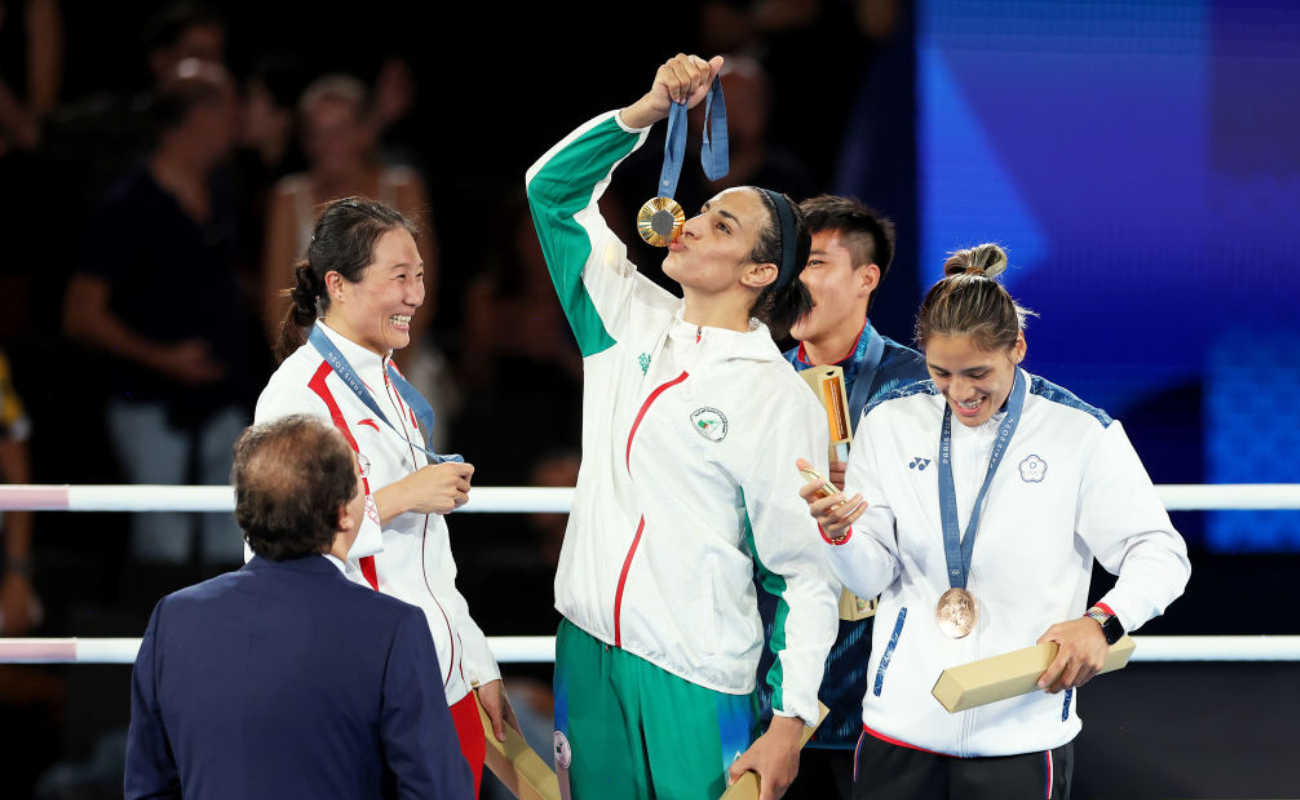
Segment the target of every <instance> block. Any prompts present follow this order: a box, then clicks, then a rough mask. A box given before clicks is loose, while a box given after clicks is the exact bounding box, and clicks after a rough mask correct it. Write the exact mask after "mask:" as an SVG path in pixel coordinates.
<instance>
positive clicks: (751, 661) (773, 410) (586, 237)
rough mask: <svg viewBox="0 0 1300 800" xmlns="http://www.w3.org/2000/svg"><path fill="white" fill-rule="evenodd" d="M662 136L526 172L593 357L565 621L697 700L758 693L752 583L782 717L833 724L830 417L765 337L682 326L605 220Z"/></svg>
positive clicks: (575, 144)
mask: <svg viewBox="0 0 1300 800" xmlns="http://www.w3.org/2000/svg"><path fill="white" fill-rule="evenodd" d="M645 134H646V131H644V130H641V131H634V130H629V129H627V128H624V127H623V126H622V123H621V121H620V120H618V119H617V118H616V115H615V114H612V113H611V114H605V115H603V116H601V117H598V118H596V119H594V120H592V121H591V122H588V123H587V124H586V125H583V126H582V127H581V128H579V129H578V130H577V131H575V132H574V133H572V134H570V135H569V136H568V137H567V138H565V139H564V141H562V142H561V143H560V144H558V145H556V146H555V147H554V148H552V149H551V151H550V152H549V153H547V154H546V155H545V156H543V157H542V159H541V160H540V161H538V162H537V163H536V164H535V165H533V167H532V169H530V170H529V171H528V195H529V202H530V204H531V206H532V212H533V219H534V221H535V223H536V225H537V231H538V235H539V237H540V239H541V244H542V249H543V250H544V251H545V254H546V260H547V263H548V264H549V266H550V271H551V277H552V279H553V281H554V283H555V286H556V290H557V291H558V292H559V296H560V301H561V304H562V305H563V306H564V310H565V313H566V315H567V316H568V319H569V322H570V324H571V325H572V327H573V330H574V333H575V334H576V336H577V339H578V344H579V347H580V348H581V350H582V354H583V364H584V372H585V389H584V395H583V428H582V456H583V457H582V469H581V471H580V473H579V476H578V488H577V493H576V497H575V499H574V506H573V512H572V514H571V515H570V516H569V526H568V530H567V532H566V534H565V538H564V548H563V550H562V551H561V554H560V565H559V571H558V573H557V574H556V577H555V605H556V608H557V609H559V611H560V613H562V614H563V615H564V616H565V617H566V618H567V619H569V620H570V621H571V622H573V623H574V624H575V625H577V626H578V627H580V628H582V629H583V630H585V631H587V632H588V633H590V634H591V635H592V636H594V637H596V638H597V639H600V640H601V641H603V642H606V643H608V644H611V645H614V646H616V647H621V648H623V649H625V650H627V651H628V652H630V653H633V654H635V655H637V656H639V657H641V658H644V659H645V660H647V661H649V662H650V663H652V664H655V665H657V666H659V667H661V668H663V669H665V670H667V671H668V672H671V673H673V674H674V675H678V676H680V677H682V678H684V679H686V680H688V681H690V682H692V683H695V684H698V685H700V686H704V687H707V688H710V689H713V690H716V691H720V692H726V693H730V694H744V693H748V692H750V691H753V689H754V683H755V677H754V676H755V672H756V670H757V667H758V656H759V652H760V649H761V648H762V646H763V628H762V624H761V623H760V621H759V616H758V609H757V599H756V592H755V589H754V583H753V576H754V569H755V566H757V567H758V570H759V572H760V575H761V578H762V580H763V581H764V585H765V586H766V587H767V588H768V590H769V591H771V592H772V593H773V594H775V595H776V596H777V597H778V599H779V610H778V613H777V617H776V626H775V628H774V630H773V635H772V648H773V650H774V651H775V652H776V655H777V658H776V662H775V664H774V666H773V668H772V670H771V671H770V672H769V674H768V676H767V680H768V682H769V683H771V684H772V686H773V689H774V696H773V708H774V710H775V712H776V713H777V714H780V715H782V716H798V717H801V718H803V719H804V721H805V722H809V723H811V722H812V721H814V720H815V719H816V718H817V690H818V687H819V686H820V684H821V679H822V673H823V669H824V667H825V663H826V653H827V651H828V650H829V649H830V646H831V644H832V642H833V641H834V640H835V634H836V631H837V629H838V624H839V622H838V613H837V605H836V604H837V599H838V594H839V585H838V584H837V583H836V582H835V580H834V578H833V577H832V576H831V574H830V571H829V565H828V564H827V562H826V560H825V558H824V556H823V555H822V553H821V538H820V536H819V534H818V532H817V526H816V524H815V523H814V522H813V520H812V519H811V517H810V516H809V515H808V508H807V506H806V504H805V503H804V501H803V500H802V499H800V497H799V487H800V486H801V485H802V483H803V479H802V478H801V477H800V475H799V472H798V471H797V470H796V469H795V460H796V459H797V458H800V457H810V456H816V455H820V458H821V461H822V463H821V465H820V466H821V468H823V469H825V466H826V464H825V459H826V452H827V430H826V415H825V412H824V411H823V410H822V409H821V407H820V405H819V404H818V403H817V401H816V398H815V397H814V396H813V394H812V393H811V392H810V391H808V387H807V386H806V385H805V384H804V382H803V381H802V380H801V379H800V378H799V377H798V376H797V375H796V374H795V373H794V372H793V371H792V370H791V369H790V365H789V364H788V363H786V361H785V359H784V358H782V356H781V353H780V351H779V350H777V348H776V345H775V344H774V343H773V342H772V338H771V335H770V334H769V333H768V330H767V328H766V327H765V326H764V325H762V324H761V323H758V322H756V321H755V322H752V323H751V326H750V330H749V331H748V332H745V333H742V332H738V331H731V330H725V329H722V328H711V327H704V328H699V327H697V326H695V325H693V324H690V323H687V322H685V321H683V319H682V308H683V301H682V300H681V299H680V298H677V297H674V296H672V295H671V294H669V293H668V292H666V291H664V290H663V289H661V288H659V287H658V286H656V285H655V284H653V283H652V282H651V281H650V280H648V279H647V278H646V277H645V276H643V275H640V274H639V273H638V272H637V270H636V267H635V265H633V264H632V263H631V262H630V261H628V260H627V248H626V246H625V245H624V244H623V243H622V242H621V241H619V239H618V238H617V237H616V236H615V235H614V234H613V233H612V232H611V231H610V230H609V228H608V227H607V226H606V224H605V221H604V220H603V219H602V218H601V216H600V212H599V210H598V209H597V207H596V202H597V200H598V199H599V198H600V195H601V194H602V193H603V192H604V190H605V187H606V186H607V185H608V183H609V178H610V174H611V173H612V172H613V169H614V167H615V166H616V165H617V164H618V162H619V161H621V160H622V159H623V158H625V157H626V156H627V155H628V154H629V153H631V152H632V151H633V150H634V149H635V148H636V147H637V146H639V145H640V143H641V142H642V140H643V139H644V138H645Z"/></svg>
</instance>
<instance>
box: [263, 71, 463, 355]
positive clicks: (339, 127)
mask: <svg viewBox="0 0 1300 800" xmlns="http://www.w3.org/2000/svg"><path fill="white" fill-rule="evenodd" d="M298 110H299V114H300V117H301V123H302V136H303V150H304V152H305V155H306V157H307V164H308V167H307V171H306V172H304V173H299V174H295V175H289V176H288V177H286V178H284V179H283V180H281V181H280V182H279V184H277V186H276V189H275V191H274V194H273V196H272V197H271V200H270V211H269V216H268V218H267V226H266V257H265V262H264V266H263V292H262V302H263V310H262V315H263V320H264V322H265V324H266V329H267V339H268V341H269V342H272V343H274V342H276V341H277V340H278V339H279V336H280V322H281V320H283V318H284V312H285V309H287V308H288V306H289V301H288V300H287V299H286V298H285V296H284V294H283V292H284V291H285V290H287V289H289V288H292V287H293V285H294V275H293V270H294V264H295V263H296V262H297V261H298V260H299V259H300V258H302V257H303V255H304V254H305V253H306V252H307V246H308V245H309V244H311V235H312V229H313V228H314V227H315V225H316V219H317V218H318V217H319V216H320V211H321V209H322V207H323V204H325V203H328V202H329V201H331V200H337V199H339V198H343V197H351V196H354V195H357V196H362V197H369V198H371V199H373V200H377V201H379V202H380V203H382V204H384V205H386V206H389V207H390V208H394V209H396V210H398V211H400V212H401V213H402V214H403V215H404V216H406V217H407V218H408V219H411V220H412V221H414V222H415V224H416V226H417V228H418V230H419V233H418V234H417V236H416V246H417V247H418V248H419V250H420V253H421V254H422V255H423V256H424V258H425V262H424V269H425V279H424V281H425V298H426V299H425V309H426V310H425V311H424V313H422V314H419V315H417V316H416V317H415V319H414V320H413V321H412V329H411V342H412V345H413V347H411V348H409V349H408V350H415V349H417V348H418V347H419V345H420V343H421V340H422V339H423V336H424V331H425V330H426V329H427V328H428V325H429V321H430V320H431V319H432V317H433V315H434V311H435V309H436V308H437V300H438V250H437V244H436V243H435V241H434V238H433V234H432V230H433V224H432V221H431V220H430V218H429V200H428V198H427V196H426V194H425V189H424V182H423V181H422V180H420V177H419V175H417V174H416V173H415V172H414V171H413V170H411V169H409V168H405V167H390V166H385V165H384V164H382V163H380V161H379V159H378V157H377V149H376V131H375V126H374V123H373V122H372V117H371V114H370V101H369V93H368V91H367V90H366V86H365V84H363V83H362V82H361V81H359V80H357V79H356V78H352V77H349V76H346V75H329V76H326V77H324V78H320V79H318V80H316V81H314V82H313V83H312V84H311V85H309V86H308V87H307V89H306V91H305V92H303V96H302V100H301V101H300V103H299V106H298ZM413 358H414V354H413V353H410V352H408V353H406V354H405V355H404V357H403V358H399V359H398V361H399V363H401V364H402V365H403V366H409V365H410V363H411V360H413Z"/></svg>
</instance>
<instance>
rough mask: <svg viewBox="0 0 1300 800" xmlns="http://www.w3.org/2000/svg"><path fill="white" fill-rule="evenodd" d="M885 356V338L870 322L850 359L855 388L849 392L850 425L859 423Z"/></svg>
mask: <svg viewBox="0 0 1300 800" xmlns="http://www.w3.org/2000/svg"><path fill="white" fill-rule="evenodd" d="M884 357H885V338H884V337H883V336H881V335H880V334H879V333H877V332H876V331H875V329H874V328H872V327H871V323H870V322H868V323H867V324H866V325H864V326H863V328H862V335H861V336H860V337H858V347H857V349H856V350H854V351H853V357H852V358H851V359H849V366H848V369H846V370H845V374H848V372H849V370H852V371H853V389H852V390H851V391H850V392H849V414H850V415H851V416H852V417H853V419H850V420H849V424H850V425H854V426H856V425H857V415H858V414H861V413H862V408H863V407H864V406H865V405H866V404H867V400H868V399H869V398H870V396H871V385H872V384H873V383H875V382H876V373H877V372H878V371H879V370H880V360H881V359H882V358H884Z"/></svg>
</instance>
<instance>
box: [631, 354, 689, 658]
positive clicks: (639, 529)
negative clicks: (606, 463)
mask: <svg viewBox="0 0 1300 800" xmlns="http://www.w3.org/2000/svg"><path fill="white" fill-rule="evenodd" d="M688 377H690V376H689V374H688V373H686V372H683V373H682V374H681V375H678V376H677V377H676V378H673V379H672V380H670V381H668V382H667V383H663V384H660V385H659V386H658V387H656V388H655V390H654V391H653V392H651V393H650V396H649V397H647V398H646V399H645V402H644V403H642V404H641V410H640V411H638V412H637V415H636V419H635V420H634V421H633V422H632V430H631V431H629V432H628V434H627V449H626V450H625V451H624V454H623V464H624V466H625V467H626V468H627V474H628V475H629V476H630V475H631V474H632V440H633V439H634V438H635V437H636V432H637V429H638V428H640V427H641V420H643V419H645V415H646V412H647V411H649V410H650V406H651V405H652V404H653V403H654V401H655V400H658V399H659V395H661V394H663V393H664V392H665V391H667V390H668V389H671V388H672V387H674V386H676V385H677V384H679V383H681V382H682V381H684V380H686V379H687V378H688ZM644 532H645V515H644V514H642V515H641V519H640V521H638V522H637V526H636V535H635V536H634V537H633V538H632V546H631V547H629V548H628V550H627V555H626V556H624V558H623V570H622V572H620V573H619V576H618V588H617V589H616V590H615V591H614V646H615V647H622V646H623V590H624V589H625V588H626V587H627V575H628V572H630V571H631V569H632V558H633V557H634V556H635V555H636V549H637V546H638V545H640V544H641V534H642V533H644Z"/></svg>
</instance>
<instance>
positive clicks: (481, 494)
mask: <svg viewBox="0 0 1300 800" xmlns="http://www.w3.org/2000/svg"><path fill="white" fill-rule="evenodd" d="M1156 492H1157V494H1159V496H1160V499H1161V501H1162V502H1164V504H1165V507H1166V508H1167V509H1168V510H1170V511H1209V510H1232V509H1267V510H1276V509H1300V484H1219V485H1162V486H1157V487H1156ZM572 503H573V489H544V488H533V487H482V488H477V489H474V490H473V492H472V493H471V494H470V502H469V503H467V504H466V505H465V506H464V507H463V508H461V509H460V512H480V513H509V512H516V513H518V512H555V513H564V512H567V511H568V510H569V509H570V507H571V505H572ZM233 508H234V494H233V490H232V489H231V488H230V487H228V486H133V485H122V486H67V485H64V486H57V485H44V486H38V485H17V486H0V511H215V512H222V511H227V512H228V511H231V510H232V509H233ZM1135 638H1136V639H1137V640H1138V643H1139V646H1138V649H1137V650H1136V651H1135V652H1134V654H1133V660H1134V661H1300V636H1143V637H1135ZM488 642H489V644H490V645H491V647H492V651H493V653H494V654H495V655H496V657H497V661H499V662H501V663H503V664H516V663H552V662H554V661H555V638H554V637H552V636H491V637H488ZM139 648H140V640H139V639H0V664H131V663H134V661H135V654H136V651H137V650H139Z"/></svg>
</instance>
